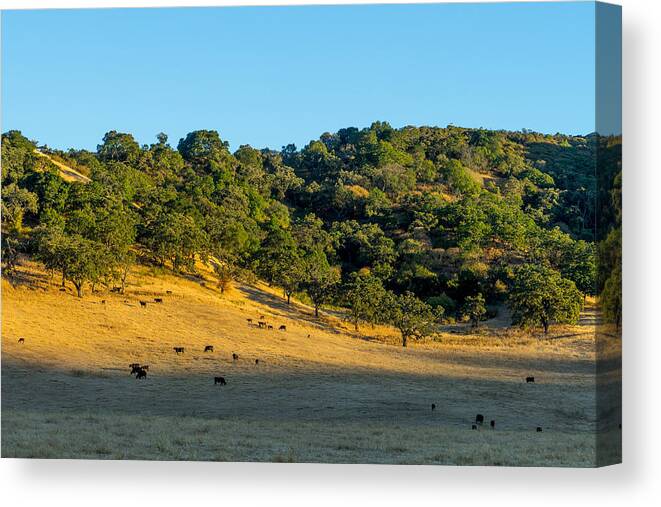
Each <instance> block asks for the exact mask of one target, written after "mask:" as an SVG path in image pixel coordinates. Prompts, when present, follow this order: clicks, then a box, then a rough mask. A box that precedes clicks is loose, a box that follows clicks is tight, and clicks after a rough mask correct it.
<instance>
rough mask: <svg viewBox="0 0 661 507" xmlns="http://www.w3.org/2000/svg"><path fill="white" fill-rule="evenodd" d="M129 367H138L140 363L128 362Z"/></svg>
mask: <svg viewBox="0 0 661 507" xmlns="http://www.w3.org/2000/svg"><path fill="white" fill-rule="evenodd" d="M129 368H140V363H131V364H129Z"/></svg>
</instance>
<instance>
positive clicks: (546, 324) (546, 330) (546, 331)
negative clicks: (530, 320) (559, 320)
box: [542, 320, 549, 334]
mask: <svg viewBox="0 0 661 507" xmlns="http://www.w3.org/2000/svg"><path fill="white" fill-rule="evenodd" d="M542 325H543V326H544V334H549V323H548V321H546V320H544V321H542Z"/></svg>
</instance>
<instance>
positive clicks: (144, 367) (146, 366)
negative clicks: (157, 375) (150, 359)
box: [140, 364, 149, 371]
mask: <svg viewBox="0 0 661 507" xmlns="http://www.w3.org/2000/svg"><path fill="white" fill-rule="evenodd" d="M140 368H142V369H143V370H145V371H147V370H148V369H149V365H148V364H143V365H142V366H141V367H140Z"/></svg>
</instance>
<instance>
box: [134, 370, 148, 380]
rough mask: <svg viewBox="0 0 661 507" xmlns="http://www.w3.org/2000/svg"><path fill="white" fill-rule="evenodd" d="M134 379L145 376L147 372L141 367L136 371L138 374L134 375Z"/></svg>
mask: <svg viewBox="0 0 661 507" xmlns="http://www.w3.org/2000/svg"><path fill="white" fill-rule="evenodd" d="M135 378H136V379H138V380H139V379H141V378H147V372H146V371H145V370H143V369H142V368H141V369H140V371H138V374H137V375H136V376H135Z"/></svg>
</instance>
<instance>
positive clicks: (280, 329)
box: [278, 324, 287, 331]
mask: <svg viewBox="0 0 661 507" xmlns="http://www.w3.org/2000/svg"><path fill="white" fill-rule="evenodd" d="M278 330H279V331H287V326H285V325H284V324H283V325H282V326H280V327H279V328H278Z"/></svg>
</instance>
